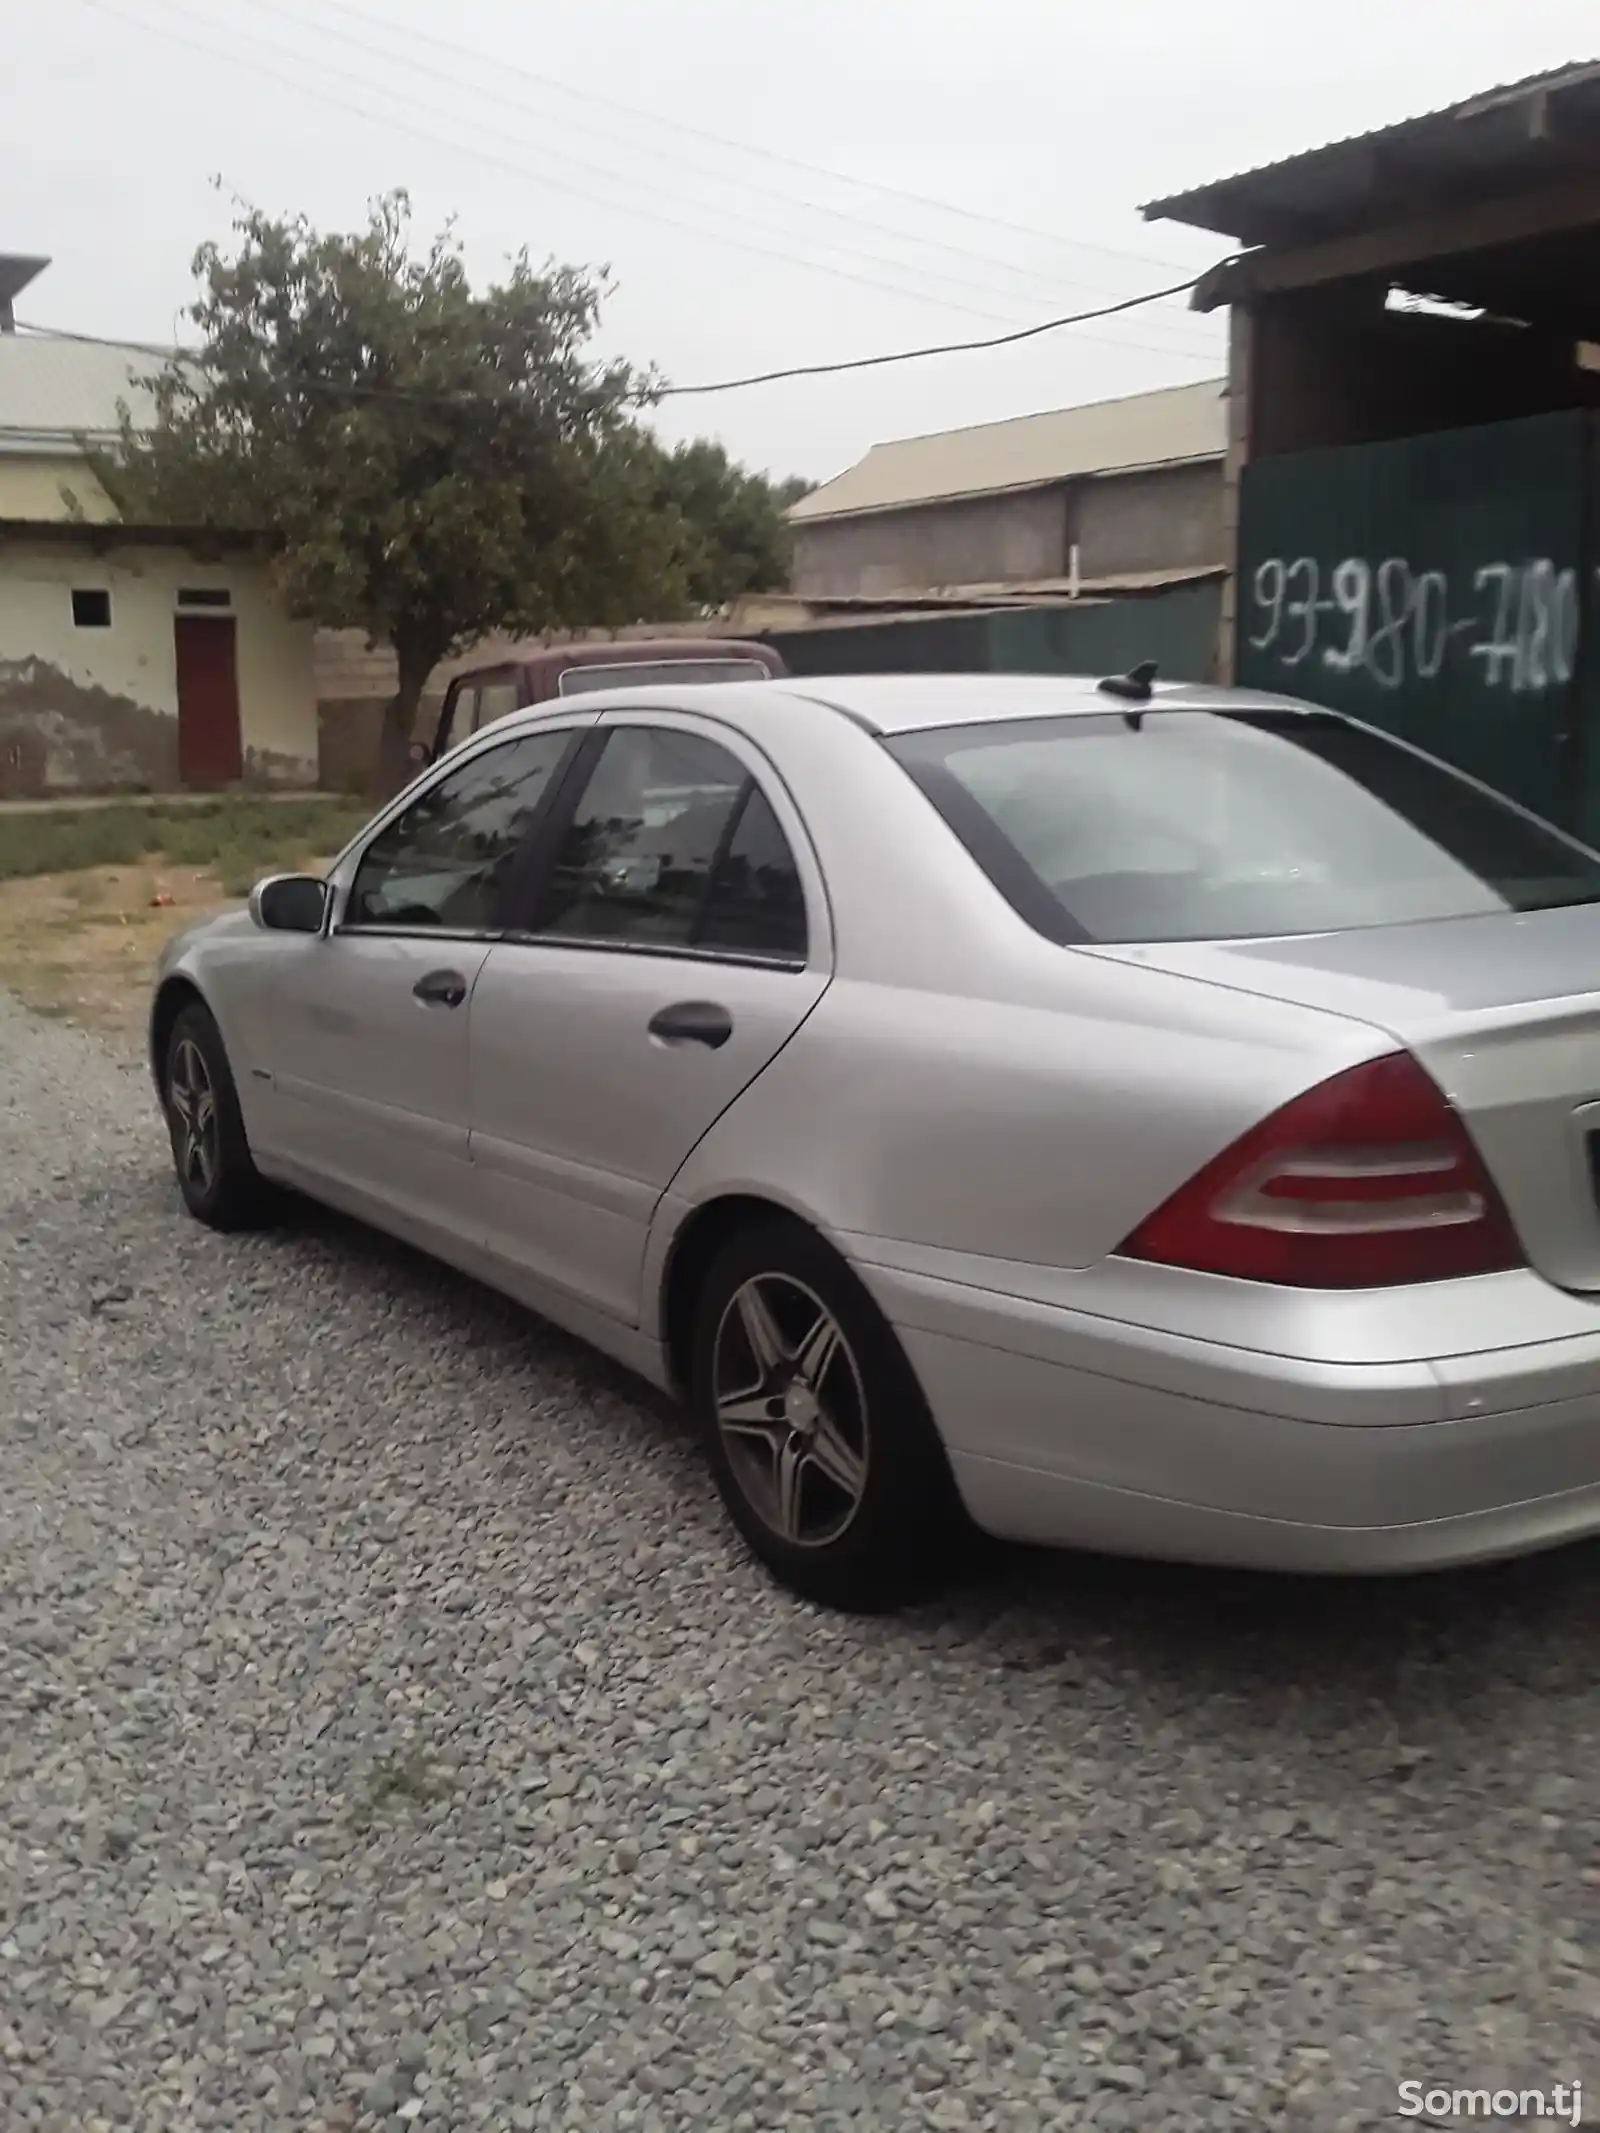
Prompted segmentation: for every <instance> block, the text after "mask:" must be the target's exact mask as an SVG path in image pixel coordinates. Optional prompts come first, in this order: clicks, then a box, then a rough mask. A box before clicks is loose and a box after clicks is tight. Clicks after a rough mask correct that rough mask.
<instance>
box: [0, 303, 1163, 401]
mask: <svg viewBox="0 0 1600 2133" xmlns="http://www.w3.org/2000/svg"><path fill="white" fill-rule="evenodd" d="M1199 280H1200V276H1199V275H1197V274H1196V275H1191V276H1190V278H1189V280H1188V281H1183V282H1175V283H1173V284H1172V286H1171V287H1170V288H1166V289H1151V290H1147V291H1146V292H1145V294H1144V295H1142V296H1125V297H1123V298H1122V299H1121V300H1120V302H1118V303H1114V304H1102V305H1100V306H1098V307H1097V308H1096V309H1095V310H1093V311H1074V312H1070V313H1068V314H1067V316H1065V317H1064V318H1047V319H1040V320H1039V321H1038V322H1037V323H1036V324H1034V325H1032V326H1019V327H1017V328H1015V329H1014V330H1013V331H1012V332H1010V333H996V334H990V335H987V336H985V337H984V338H982V339H980V340H971V341H939V342H933V343H929V344H928V345H926V346H921V347H917V348H898V349H891V350H888V351H886V352H885V353H883V354H880V355H869V356H846V357H844V358H843V359H841V360H840V361H837V362H832V363H795V364H792V365H790V366H789V367H788V368H787V369H784V370H762V371H755V372H752V373H751V374H750V375H748V376H745V377H738V378H717V379H713V380H710V381H708V382H707V383H704V384H700V385H663V386H658V387H656V388H655V389H654V390H653V391H652V392H650V393H649V394H648V395H647V396H646V398H647V402H648V403H649V404H654V402H656V401H657V400H686V399H691V398H695V397H698V396H700V395H702V394H706V393H731V392H742V391H744V390H745V389H746V388H748V387H750V386H753V385H776V384H779V383H781V382H783V381H785V380H787V379H790V378H830V377H837V376H838V375H839V374H840V373H841V372H843V371H849V370H881V369H884V368H886V367H887V366H888V365H890V364H892V363H919V362H922V361H924V360H926V359H927V358H928V357H930V356H945V355H968V354H972V353H976V352H977V351H979V350H982V349H987V348H1010V347H1012V346H1014V345H1015V344H1016V343H1017V342H1018V341H1031V340H1036V339H1037V338H1038V336H1039V335H1040V334H1044V333H1059V332H1061V331H1062V330H1063V329H1064V328H1066V327H1068V326H1079V325H1084V324H1086V323H1087V322H1089V321H1091V320H1093V319H1100V318H1112V317H1115V316H1116V315H1117V314H1118V313H1119V312H1123V311H1136V310H1138V309H1139V308H1140V307H1141V306H1142V305H1145V304H1159V303H1162V302H1164V301H1165V300H1166V299H1167V298H1169V297H1174V296H1182V295H1184V294H1185V292H1186V291H1188V290H1190V289H1192V288H1194V287H1195V285H1196V283H1197V282H1198V281H1199ZM17 325H18V327H19V329H20V330H21V331H22V332H24V333H28V334H32V335H36V336H37V337H38V338H40V339H43V340H54V341H82V342H87V343H88V344H89V345H91V346H93V347H97V348H123V349H127V350H128V351H129V352H130V353H133V354H142V355H159V356H165V357H166V358H167V359H168V360H169V361H171V360H176V359H181V358H184V357H187V358H188V359H189V360H191V361H196V362H199V361H203V356H201V355H199V354H198V353H197V352H195V351H191V350H184V349H171V348H169V349H163V348H161V347H159V346H158V345H156V344H155V343H153V342H149V341H119V340H112V339H109V338H108V337H106V336H104V335H102V334H95V333H73V332H69V331H68V330H67V329H66V328H65V327H55V326H39V325H34V324H32V323H31V322H29V321H25V320H22V319H19V320H18V321H17ZM297 382H298V383H299V384H300V385H302V386H316V387H321V388H322V389H324V390H326V391H330V392H350V393H353V394H357V395H362V396H366V397H369V398H375V399H381V398H392V399H415V400H427V401H433V402H455V401H459V400H462V399H465V398H468V397H470V395H466V394H462V393H436V392H430V391H429V390H428V389H427V388H426V387H407V386H381V385H364V384H362V383H361V382H360V381H359V380H351V381H349V383H346V382H345V381H344V380H342V379H334V378H302V379H300V380H298V381H297Z"/></svg>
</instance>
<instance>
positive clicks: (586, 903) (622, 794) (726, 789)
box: [534, 726, 746, 947]
mask: <svg viewBox="0 0 1600 2133" xmlns="http://www.w3.org/2000/svg"><path fill="white" fill-rule="evenodd" d="M745 782H746V780H745V771H744V766H743V765H742V764H741V763H739V762H738V761H736V760H735V758H734V757H733V756H731V755H729V753H728V752H727V750H726V749H725V748H719V747H717V746H716V745H715V743H713V742H711V741H703V740H699V739H697V738H696V737H695V736H694V735H693V734H688V733H673V732H670V731H668V730H666V729H665V728H657V727H644V726H626V727H619V728H618V729H617V730H616V731H615V732H613V733H611V734H609V735H608V736H607V739H606V744H605V748H604V751H603V752H602V754H601V756H600V759H599V761H598V762H597V763H596V764H595V766H594V769H593V771H592V772H591V773H590V776H589V782H588V784H587V785H586V786H585V788H584V790H583V792H582V793H581V794H580V796H579V799H578V804H577V808H576V811H575V812H574V814H573V817H572V820H571V822H570V823H569V824H568V826H567V830H566V833H565V835H564V836H563V838H562V840H561V845H560V849H559V850H558V852H557V854H556V858H555V862H554V865H553V866H552V868H551V872H550V875H549V878H548V879H547V881H546V882H545V884H544V887H543V890H542V892H541V894H540V897H539V901H538V907H537V910H536V912H535V916H534V928H535V930H536V931H537V932H540V933H553V934H559V935H561V936H562V937H564V938H567V939H577V940H594V941H637V942H638V943H640V944H641V945H657V946H674V945H677V946H684V947H687V946H688V945H689V942H690V940H691V938H692V936H693V933H694V929H695V923H696V921H697V919H698V918H699V916H700V911H701V907H702V905H703V903H704V901H705V896H706V890H707V888H708V886H709V883H710V878H711V870H712V866H713V863H714V862H715V860H716V858H717V855H718V852H719V850H720V849H721V846H722V843H723V839H724V836H725V834H726V832H727V829H728V826H729V823H730V821H731V819H732V816H733V811H734V809H735V807H736V806H737V805H738V804H739V802H740V800H741V799H742V797H743V793H744V787H745Z"/></svg>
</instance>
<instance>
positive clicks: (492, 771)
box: [344, 733, 571, 933]
mask: <svg viewBox="0 0 1600 2133" xmlns="http://www.w3.org/2000/svg"><path fill="white" fill-rule="evenodd" d="M570 739H571V736H570V735H569V734H566V733H530V734H528V735H526V736H525V737H524V738H522V739H520V740H514V741H507V742H506V743H505V745H504V746H503V747H500V748H490V749H487V750H486V751H485V752H484V753H483V754H482V755H476V756H474V757H473V759H472V761H471V762H470V763H464V764H462V766H461V768H460V769H459V770H457V771H455V772H454V773H453V774H452V775H451V776H449V777H445V778H441V779H440V780H439V781H438V783H437V784H435V785H430V786H429V787H428V790H427V791H426V792H425V793H423V795H422V796H421V798H420V799H417V800H414V801H413V802H412V803H411V805H410V806H409V807H408V808H407V809H406V811H405V813H404V814H403V815H401V816H399V817H398V819H397V820H395V821H394V822H391V823H390V824H389V826H388V828H387V829H383V830H380V831H379V832H378V834H377V836H376V837H374V838H373V840H372V842H371V843H370V844H369V845H368V846H367V849H366V851H365V852H364V853H363V854H362V858H361V864H360V866H359V867H358V868H357V870H356V878H355V884H354V886H353V887H352V889H351V892H350V902H349V906H348V908H347V910H346V912H345V915H344V923H345V925H346V926H353V927H361V926H396V927H401V928H404V929H406V930H408V931H409V930H412V929H415V928H421V927H434V926H438V927H442V928H445V929H447V930H448V931H450V932H452V933H481V932H483V931H485V930H487V929H489V928H491V927H493V926H494V925H495V923H496V922H497V919H498V916H499V908H500V903H501V899H502V897H503V895H504V893H505V888H506V884H507V882H508V881H509V879H510V875H511V869H512V866H513V865H514V863H515V861H516V858H517V854H518V853H519V852H520V851H521V849H522V846H523V842H524V840H525V838H526V837H527V834H528V831H529V829H530V828H531V826H532V823H533V817H534V813H535V811H536V810H537V808H538V805H539V802H540V801H541V800H542V799H543V797H544V794H545V791H546V789H547V788H548V786H549V783H550V779H551V776H552V775H553V773H554V772H555V770H556V768H557V766H558V765H559V763H560V762H561V759H562V757H563V756H564V755H565V754H566V752H567V747H568V743H569V741H570Z"/></svg>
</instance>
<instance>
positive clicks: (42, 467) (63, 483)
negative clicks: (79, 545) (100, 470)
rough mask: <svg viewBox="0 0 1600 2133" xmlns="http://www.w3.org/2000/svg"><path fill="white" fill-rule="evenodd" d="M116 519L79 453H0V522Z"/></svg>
mask: <svg viewBox="0 0 1600 2133" xmlns="http://www.w3.org/2000/svg"><path fill="white" fill-rule="evenodd" d="M115 517H116V511H115V509H114V508H113V506H112V502H111V499H110V497H109V496H107V494H106V492H105V490H104V489H102V488H101V486H100V484H99V482H97V481H96V480H95V478H94V476H93V475H92V474H91V473H90V472H89V467H88V462H87V461H86V460H85V459H84V457H83V455H82V453H81V452H62V453H59V454H58V453H45V452H14V453H13V452H0V519H49V518H54V519H68V518H86V519H90V520H104V519H109V518H115Z"/></svg>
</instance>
